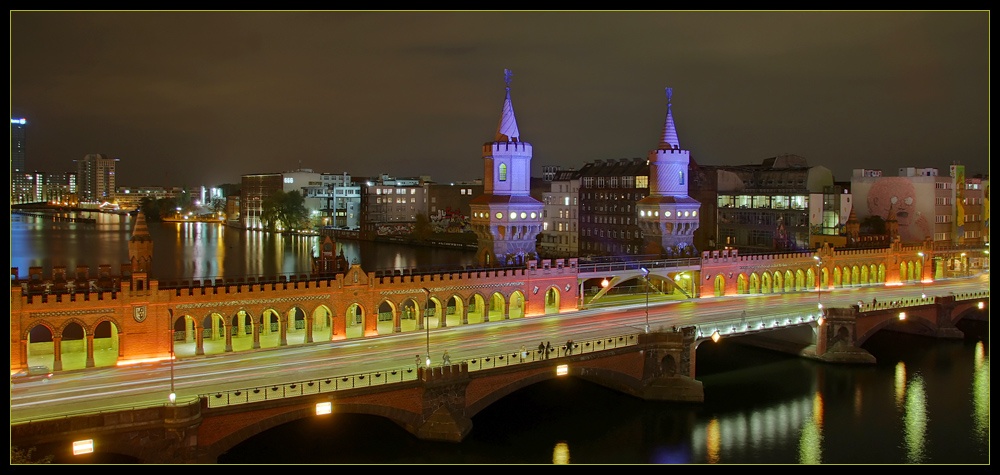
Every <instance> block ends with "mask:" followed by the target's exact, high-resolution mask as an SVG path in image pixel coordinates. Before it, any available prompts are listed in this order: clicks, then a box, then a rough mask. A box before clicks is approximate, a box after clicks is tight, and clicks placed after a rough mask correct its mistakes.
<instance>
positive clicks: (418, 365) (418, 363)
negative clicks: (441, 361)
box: [417, 355, 423, 368]
mask: <svg viewBox="0 0 1000 475" xmlns="http://www.w3.org/2000/svg"><path fill="white" fill-rule="evenodd" d="M421 364H423V361H420V355H417V367H418V368H419V367H420V365H421Z"/></svg>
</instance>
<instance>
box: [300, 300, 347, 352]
mask: <svg viewBox="0 0 1000 475" xmlns="http://www.w3.org/2000/svg"><path fill="white" fill-rule="evenodd" d="M310 315H312V319H311V320H310V319H305V321H304V322H303V328H302V329H303V330H305V336H304V337H303V339H304V340H303V341H305V342H306V343H312V342H314V341H332V340H334V339H337V338H336V337H337V334H336V330H335V329H336V325H334V318H333V311H332V310H330V307H328V306H327V305H326V304H320V305H317V306H316V308H314V309H313V310H312V312H311V313H310ZM295 331H296V332H297V331H299V328H298V320H296V321H295Z"/></svg>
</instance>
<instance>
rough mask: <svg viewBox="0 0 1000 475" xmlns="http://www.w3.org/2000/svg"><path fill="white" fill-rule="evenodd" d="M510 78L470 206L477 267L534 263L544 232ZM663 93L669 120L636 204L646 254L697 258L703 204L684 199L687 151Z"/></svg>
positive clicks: (507, 75) (506, 76) (509, 75)
mask: <svg viewBox="0 0 1000 475" xmlns="http://www.w3.org/2000/svg"><path fill="white" fill-rule="evenodd" d="M512 76H513V74H512V73H511V71H510V70H504V80H505V81H506V83H507V88H506V97H505V98H504V102H503V109H502V111H501V113H500V123H499V125H497V131H496V135H495V136H494V138H493V141H492V142H487V143H485V144H484V145H483V166H484V172H483V177H484V194H483V195H482V196H479V197H477V198H476V199H474V200H473V201H472V203H471V210H472V217H471V219H470V223H471V224H472V228H473V230H474V231H475V232H476V236H477V237H478V238H479V250H478V259H479V263H480V264H483V265H486V266H494V265H497V266H503V265H522V264H524V263H526V262H527V261H529V260H535V259H538V256H537V252H536V250H535V239H536V238H537V236H538V234H539V233H540V232H541V231H542V208H543V207H544V204H543V203H542V202H540V201H538V200H536V199H535V198H532V197H531V195H530V191H531V182H530V181H531V156H532V153H531V144H530V143H528V142H524V141H522V140H521V133H520V130H519V129H518V127H517V119H516V118H515V116H514V106H513V103H512V102H511V99H510V82H511V78H512ZM666 92H667V117H666V120H665V121H664V124H663V134H662V136H661V138H660V145H659V147H658V148H657V149H656V150H653V151H650V152H649V196H646V197H645V198H643V199H642V200H641V201H639V203H638V204H637V206H636V207H637V211H638V222H639V226H640V228H641V229H642V232H643V236H644V238H645V242H646V248H645V252H644V253H645V254H658V255H666V256H668V257H681V256H695V255H696V253H697V250H696V249H695V248H694V246H693V238H694V232H695V230H697V229H698V220H699V218H698V211H699V210H700V209H701V204H700V203H699V202H698V201H696V200H694V199H693V198H691V197H690V196H688V176H687V175H688V164H689V162H690V160H691V152H690V151H687V150H682V149H681V148H680V142H679V140H678V139H677V128H676V127H675V125H674V117H673V112H672V110H671V96H672V94H673V90H672V89H671V88H667V89H666Z"/></svg>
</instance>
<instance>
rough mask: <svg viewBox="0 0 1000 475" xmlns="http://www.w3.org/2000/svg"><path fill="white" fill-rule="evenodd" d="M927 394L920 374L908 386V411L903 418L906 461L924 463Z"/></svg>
mask: <svg viewBox="0 0 1000 475" xmlns="http://www.w3.org/2000/svg"><path fill="white" fill-rule="evenodd" d="M927 419H928V418H927V394H926V393H925V392H924V379H923V378H921V377H920V375H919V374H918V375H916V376H914V377H913V381H910V384H908V385H907V388H906V413H905V417H904V419H903V439H904V440H905V441H906V462H907V463H922V462H923V461H924V445H925V444H926V435H927Z"/></svg>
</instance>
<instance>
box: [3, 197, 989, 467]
mask: <svg viewBox="0 0 1000 475" xmlns="http://www.w3.org/2000/svg"><path fill="white" fill-rule="evenodd" d="M96 217H97V219H98V222H97V223H96V224H76V223H64V222H54V221H52V220H51V219H45V218H35V217H24V216H17V215H11V266H12V267H19V268H20V271H19V274H20V276H21V277H22V278H23V277H25V276H26V274H27V268H28V267H29V266H41V267H43V269H44V270H43V272H44V273H45V274H46V275H51V268H52V267H53V266H66V267H67V268H68V269H74V268H75V266H77V265H89V266H91V269H92V271H93V270H96V267H97V266H98V265H100V264H110V265H112V266H113V267H112V268H113V269H116V268H117V266H118V265H119V264H121V263H124V262H127V260H128V252H127V241H128V238H129V237H130V235H131V224H132V221H131V220H129V219H128V218H119V217H117V216H113V215H97V216H96ZM149 227H150V234H151V235H152V236H153V239H154V258H153V276H154V277H155V278H159V279H161V280H182V279H206V278H217V277H221V276H226V277H236V276H239V275H274V274H293V273H296V274H303V273H307V272H308V269H309V266H310V263H311V256H312V253H313V252H314V247H315V245H316V239H315V238H311V239H310V238H290V237H286V236H276V235H268V234H266V233H259V232H247V231H242V230H237V229H233V228H226V227H224V226H220V225H209V224H195V223H188V224H160V223H150V224H149ZM343 244H344V251H345V255H346V256H347V257H348V259H349V260H351V261H355V259H356V262H359V263H361V265H362V267H364V268H365V269H366V270H374V269H379V268H389V267H407V268H409V267H419V266H426V265H443V264H472V263H473V262H474V261H473V259H474V257H473V254H474V253H472V252H466V251H454V250H437V249H431V248H411V247H407V246H400V245H383V244H372V243H357V242H351V241H345V242H343ZM959 328H960V329H962V330H963V331H964V332H965V334H966V338H965V339H963V340H935V339H930V338H924V337H918V336H912V335H902V334H890V333H886V332H882V333H879V334H877V335H875V337H873V338H872V339H870V340H869V341H868V342H867V343H866V345H865V348H866V349H867V350H868V351H870V352H871V353H872V354H874V355H875V357H876V358H877V360H878V363H876V364H875V365H846V366H844V365H830V364H821V363H817V362H814V361H809V360H803V359H799V358H794V357H789V356H786V355H782V354H777V353H772V352H768V351H764V350H759V349H755V348H749V347H745V346H740V345H738V344H735V343H733V342H732V341H727V340H722V343H721V344H703V345H701V347H699V350H698V355H697V358H698V366H697V368H698V371H699V374H698V375H697V377H698V379H699V380H700V381H702V383H703V384H704V389H705V401H704V402H703V403H700V404H678V403H664V402H648V401H642V400H639V399H636V398H632V397H629V396H626V395H623V394H621V393H618V392H615V391H612V390H609V389H606V388H603V387H600V386H597V385H594V384H591V383H589V382H586V381H582V380H579V379H573V378H568V379H554V380H550V381H547V382H543V383H538V384H535V385H533V386H530V387H528V388H524V389H522V390H519V391H517V392H515V393H513V394H511V395H509V396H507V397H505V398H503V399H502V400H500V401H498V402H497V403H495V404H493V405H492V406H490V407H488V408H486V409H485V410H484V411H483V412H481V413H479V414H477V415H476V416H475V417H473V419H472V421H473V428H472V431H471V433H470V434H469V435H468V436H467V437H466V439H465V440H464V441H463V442H461V443H459V444H451V443H437V442H424V441H421V440H419V439H417V438H416V437H414V436H412V435H410V434H409V433H408V432H406V431H405V430H403V429H402V428H400V427H398V426H396V425H395V424H394V423H392V422H390V421H388V420H386V419H383V418H379V417H375V416H366V415H354V414H334V415H331V416H329V417H326V418H309V419H303V420H299V421H295V422H291V423H288V424H285V425H282V426H279V427H276V428H273V429H271V430H268V431H266V432H264V433H262V434H259V435H257V436H255V437H252V438H250V439H248V440H247V441H245V442H243V443H241V444H240V445H238V446H236V447H233V448H232V449H231V450H230V451H229V452H228V453H226V454H224V455H223V456H221V457H220V458H219V462H220V463H238V464H250V463H252V464H262V463H275V464H292V463H310V464H321V463H322V464H328V463H334V464H335V463H364V464H445V463H456V464H457V463H461V464H513V463H518V464H519V463H525V464H551V463H556V464H558V463H569V464H660V463H680V464H705V463H717V464H744V463H768V464H797V463H834V464H862V463H863V464H872V463H882V464H899V463H924V464H987V463H989V435H990V431H989V429H990V363H989V331H988V327H987V326H986V325H985V324H982V323H969V324H960V325H959Z"/></svg>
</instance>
